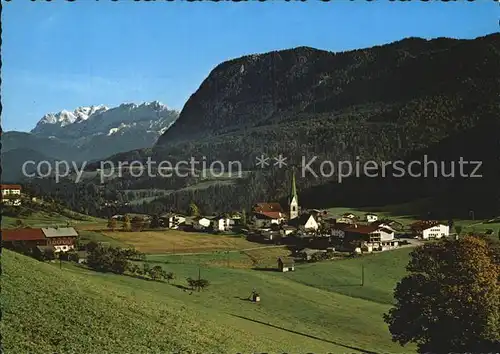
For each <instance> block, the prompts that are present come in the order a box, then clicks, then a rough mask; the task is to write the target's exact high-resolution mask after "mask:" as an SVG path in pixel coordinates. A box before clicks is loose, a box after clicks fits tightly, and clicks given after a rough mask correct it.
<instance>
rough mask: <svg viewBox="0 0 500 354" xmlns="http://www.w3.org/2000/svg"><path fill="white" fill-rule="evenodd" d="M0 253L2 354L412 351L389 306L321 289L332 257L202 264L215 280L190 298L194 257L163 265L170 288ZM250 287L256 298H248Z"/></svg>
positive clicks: (13, 254)
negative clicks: (277, 268) (393, 326)
mask: <svg viewBox="0 0 500 354" xmlns="http://www.w3.org/2000/svg"><path fill="white" fill-rule="evenodd" d="M387 254H388V255H389V253H387ZM374 257H375V256H374ZM2 258H3V273H4V277H3V283H2V292H3V294H2V295H3V296H2V307H3V316H4V318H3V319H4V320H3V321H2V336H3V338H4V343H3V346H4V350H5V352H6V353H20V352H31V353H47V352H64V353H68V352H106V351H108V352H113V353H115V352H135V353H153V352H167V351H168V352H171V351H180V352H193V351H196V352H245V353H246V352H266V351H267V352H290V351H291V352H299V351H300V352H304V351H308V352H317V353H319V352H331V353H345V352H349V353H359V352H376V353H398V352H400V353H403V352H404V353H408V352H412V351H413V348H401V347H399V346H397V345H396V344H394V343H392V342H391V340H390V336H389V333H388V331H387V327H386V326H385V324H384V323H383V321H382V319H381V315H382V313H383V312H385V311H386V310H387V309H388V305H385V304H380V303H377V302H374V301H368V300H364V299H360V298H355V297H349V296H346V295H342V294H339V293H337V292H334V291H333V289H330V290H328V289H326V288H325V286H324V284H327V283H328V282H330V280H332V279H334V278H335V277H336V276H337V273H336V272H330V273H329V274H330V276H326V274H328V273H327V272H326V270H325V269H323V267H326V263H325V265H323V264H318V265H312V266H305V267H299V269H298V270H297V271H296V273H295V274H293V275H284V274H281V273H276V272H263V271H252V270H246V269H224V268H218V267H211V268H208V267H203V268H202V269H201V274H202V276H203V277H205V278H207V279H209V280H210V282H211V285H210V286H209V288H208V289H207V290H205V291H204V292H202V293H193V294H191V295H190V294H189V292H185V291H183V290H182V287H183V286H184V285H185V281H184V279H185V278H186V277H188V276H191V277H193V276H196V275H197V274H198V266H197V265H196V264H186V263H184V264H174V263H172V264H168V265H166V266H165V265H164V266H165V267H166V269H167V270H168V271H173V272H174V273H175V274H176V278H177V280H175V282H174V284H172V285H169V284H166V283H160V282H153V281H146V280H141V279H136V278H132V277H128V276H117V275H110V274H100V273H94V272H90V271H88V270H85V269H82V268H78V267H76V266H73V265H70V264H64V265H63V268H62V269H59V266H58V265H57V264H44V263H40V262H37V261H35V260H32V259H29V258H26V257H25V256H21V255H18V254H15V253H12V252H10V251H5V252H3V257H2ZM332 265H333V264H332ZM314 267H318V272H323V274H325V276H324V279H323V280H322V282H323V285H322V286H318V287H316V286H309V285H306V284H304V283H303V281H302V280H301V279H299V278H300V277H301V276H302V274H304V276H305V275H306V274H307V273H309V274H313V273H314V271H313V268H314ZM347 268H349V267H348V266H347ZM388 270H389V271H390V269H388ZM311 272H312V273H311ZM386 273H387V272H385V273H383V272H381V273H380V276H383V275H384V274H386ZM314 274H315V273H314ZM294 277H298V278H297V279H294ZM329 277H330V278H329ZM386 283H387V284H388V283H389V282H385V281H382V282H381V284H382V285H381V286H384V284H386ZM252 289H256V290H257V291H259V292H260V294H261V297H262V302H261V303H260V304H254V303H251V302H248V301H246V298H247V297H248V296H249V295H250V292H251V291H252ZM360 291H361V290H360ZM385 291H386V292H387V293H390V291H391V289H389V288H387V289H386V290H385ZM367 297H370V296H367Z"/></svg>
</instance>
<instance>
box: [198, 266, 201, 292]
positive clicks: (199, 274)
mask: <svg viewBox="0 0 500 354" xmlns="http://www.w3.org/2000/svg"><path fill="white" fill-rule="evenodd" d="M200 280H201V267H200V266H199V265H198V291H200Z"/></svg>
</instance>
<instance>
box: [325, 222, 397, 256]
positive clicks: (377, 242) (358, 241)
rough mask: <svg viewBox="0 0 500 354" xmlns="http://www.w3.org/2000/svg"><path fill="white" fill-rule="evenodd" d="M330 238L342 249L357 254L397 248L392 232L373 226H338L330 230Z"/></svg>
mask: <svg viewBox="0 0 500 354" xmlns="http://www.w3.org/2000/svg"><path fill="white" fill-rule="evenodd" d="M332 238H333V239H334V243H336V244H337V245H339V246H341V247H342V248H344V249H350V250H352V249H353V248H354V250H357V249H359V252H360V251H361V250H365V251H367V252H372V251H375V250H379V251H385V250H387V249H391V248H394V247H397V246H398V242H397V241H394V231H393V230H391V229H387V228H384V227H380V226H375V225H358V224H353V225H349V226H338V227H337V228H336V229H333V230H332Z"/></svg>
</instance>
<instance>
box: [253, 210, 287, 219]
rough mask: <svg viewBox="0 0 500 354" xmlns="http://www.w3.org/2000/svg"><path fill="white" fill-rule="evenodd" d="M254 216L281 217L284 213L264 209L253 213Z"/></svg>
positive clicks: (264, 217)
mask: <svg viewBox="0 0 500 354" xmlns="http://www.w3.org/2000/svg"><path fill="white" fill-rule="evenodd" d="M255 217H256V218H258V219H281V218H283V217H284V215H283V213H281V212H279V211H264V212H260V213H255Z"/></svg>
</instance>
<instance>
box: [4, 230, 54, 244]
mask: <svg viewBox="0 0 500 354" xmlns="http://www.w3.org/2000/svg"><path fill="white" fill-rule="evenodd" d="M38 240H45V235H44V233H43V232H42V229H8V230H2V241H38Z"/></svg>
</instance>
